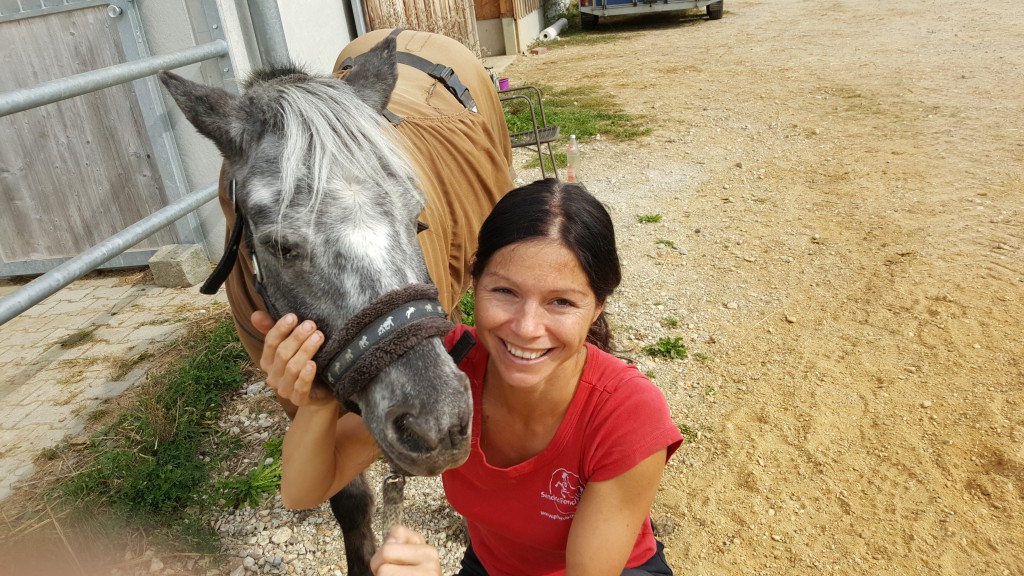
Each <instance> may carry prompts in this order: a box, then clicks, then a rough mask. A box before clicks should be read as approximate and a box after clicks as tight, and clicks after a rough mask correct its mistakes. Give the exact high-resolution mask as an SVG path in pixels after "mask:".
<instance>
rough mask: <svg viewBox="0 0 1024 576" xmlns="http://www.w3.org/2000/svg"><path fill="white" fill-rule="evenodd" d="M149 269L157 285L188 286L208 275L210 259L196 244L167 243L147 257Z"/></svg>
mask: <svg viewBox="0 0 1024 576" xmlns="http://www.w3.org/2000/svg"><path fill="white" fill-rule="evenodd" d="M149 269H150V271H151V272H153V281H154V282H155V283H156V285H157V286H163V287H165V288H188V287H190V286H195V285H196V284H199V283H200V282H202V281H203V280H205V279H206V277H207V276H209V275H210V260H209V258H207V257H206V252H204V251H203V248H202V247H201V246H199V245H198V244H168V245H167V246H164V247H162V248H160V249H159V250H157V251H156V254H154V255H153V256H152V258H150V259H149Z"/></svg>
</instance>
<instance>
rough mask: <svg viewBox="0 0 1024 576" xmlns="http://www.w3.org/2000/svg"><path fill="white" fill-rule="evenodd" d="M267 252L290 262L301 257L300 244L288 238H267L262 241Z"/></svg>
mask: <svg viewBox="0 0 1024 576" xmlns="http://www.w3.org/2000/svg"><path fill="white" fill-rule="evenodd" d="M263 244H264V246H265V247H266V249H267V253H268V254H271V255H274V256H277V257H278V258H280V259H281V260H284V261H287V262H290V261H294V260H298V259H300V258H302V257H303V254H304V253H303V251H302V246H300V245H299V244H298V243H296V242H293V241H290V240H289V239H288V238H269V239H267V240H266V241H264V242H263Z"/></svg>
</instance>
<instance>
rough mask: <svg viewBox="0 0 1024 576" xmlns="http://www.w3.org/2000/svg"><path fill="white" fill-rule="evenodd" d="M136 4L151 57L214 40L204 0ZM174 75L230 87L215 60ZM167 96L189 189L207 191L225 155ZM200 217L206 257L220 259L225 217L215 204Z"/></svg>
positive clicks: (181, 70) (166, 102)
mask: <svg viewBox="0 0 1024 576" xmlns="http://www.w3.org/2000/svg"><path fill="white" fill-rule="evenodd" d="M136 4H137V5H138V7H139V14H140V16H141V18H142V27H143V30H144V31H145V34H146V41H147V44H148V45H149V51H150V53H152V54H167V53H169V52H173V51H175V50H182V49H184V48H189V47H192V46H195V45H197V44H205V43H207V42H210V41H211V38H212V37H211V35H210V27H209V25H208V23H207V20H206V14H205V11H204V10H203V7H202V2H201V0H160V1H148V2H147V1H141V0H140V1H137V2H136ZM240 56H241V57H240V58H237V57H236V56H235V50H234V47H232V61H234V62H246V60H247V56H246V55H245V52H244V47H243V52H242V53H241V54H240ZM174 72H175V73H176V74H179V75H181V76H184V77H185V78H188V79H189V80H192V81H195V82H200V83H203V84H209V85H213V86H221V87H225V80H224V75H223V74H222V73H221V71H220V69H219V68H218V66H217V62H216V61H213V60H209V61H206V62H202V63H199V64H192V65H190V66H186V67H184V68H179V69H177V70H174ZM162 94H163V96H164V105H165V107H166V109H167V111H168V115H169V117H170V121H171V129H172V131H173V133H174V139H175V141H176V142H177V145H178V151H179V153H180V155H181V163H182V167H183V169H184V171H185V178H186V180H187V181H188V184H189V190H191V191H195V190H199V189H200V188H204V187H206V186H207V185H208V184H210V183H211V182H214V181H215V180H216V179H217V175H218V174H219V171H220V153H219V152H218V151H217V148H216V147H215V146H214V145H213V144H212V143H210V141H209V140H207V139H206V138H204V137H202V136H200V135H199V134H198V133H197V132H196V131H195V129H194V128H192V125H191V124H189V123H188V121H187V120H185V117H184V116H183V115H182V114H181V112H180V111H179V110H178V107H177V106H176V105H175V104H174V100H172V99H171V97H170V96H168V95H167V93H166V92H162ZM198 214H199V222H200V226H201V227H202V230H203V235H204V236H205V237H206V246H205V248H206V252H207V256H209V257H210V258H211V260H212V259H217V258H219V257H220V254H221V252H222V251H223V243H224V242H223V238H224V217H223V216H222V215H221V212H220V208H219V207H218V206H217V205H216V204H215V203H208V204H206V205H205V206H202V207H201V208H200V209H199V210H198Z"/></svg>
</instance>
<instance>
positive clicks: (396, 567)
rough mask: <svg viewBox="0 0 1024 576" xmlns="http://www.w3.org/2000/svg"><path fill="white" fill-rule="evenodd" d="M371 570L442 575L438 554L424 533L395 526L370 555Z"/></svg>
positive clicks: (379, 574)
mask: <svg viewBox="0 0 1024 576" xmlns="http://www.w3.org/2000/svg"><path fill="white" fill-rule="evenodd" d="M370 570H371V571H373V574H374V576H441V557H440V555H439V554H438V552H437V548H434V547H433V546H431V545H430V544H427V543H426V540H424V538H423V536H420V535H419V534H418V533H417V532H415V531H413V530H410V529H408V528H406V527H405V526H395V527H393V528H392V529H391V531H390V532H388V536H387V538H385V539H384V545H383V546H381V547H380V548H379V549H378V550H377V553H376V554H374V555H373V558H371V559H370Z"/></svg>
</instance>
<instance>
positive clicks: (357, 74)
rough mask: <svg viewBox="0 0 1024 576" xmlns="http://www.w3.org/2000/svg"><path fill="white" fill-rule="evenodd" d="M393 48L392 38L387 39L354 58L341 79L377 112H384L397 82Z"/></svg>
mask: <svg viewBox="0 0 1024 576" xmlns="http://www.w3.org/2000/svg"><path fill="white" fill-rule="evenodd" d="M395 49H396V48H395V38H394V37H393V36H388V37H387V38H385V39H383V40H381V41H380V42H379V43H378V44H377V45H376V46H374V47H373V48H371V49H370V50H369V51H367V52H366V53H365V54H362V55H361V56H359V57H358V58H356V60H355V62H354V63H353V65H352V69H351V70H349V71H348V74H346V75H345V78H344V81H345V82H348V84H349V85H350V86H352V88H353V89H354V90H355V91H356V94H358V95H359V97H360V98H361V99H362V100H363V102H365V103H366V104H367V105H369V106H370V108H373V109H374V110H376V111H377V112H383V111H384V108H385V107H386V106H387V105H388V100H390V99H391V92H392V91H393V90H394V89H395V84H397V83H398V64H396V63H395Z"/></svg>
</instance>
